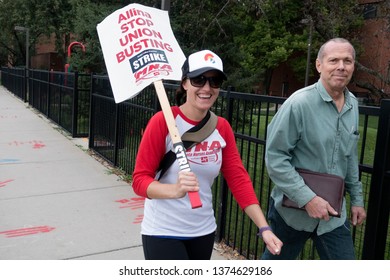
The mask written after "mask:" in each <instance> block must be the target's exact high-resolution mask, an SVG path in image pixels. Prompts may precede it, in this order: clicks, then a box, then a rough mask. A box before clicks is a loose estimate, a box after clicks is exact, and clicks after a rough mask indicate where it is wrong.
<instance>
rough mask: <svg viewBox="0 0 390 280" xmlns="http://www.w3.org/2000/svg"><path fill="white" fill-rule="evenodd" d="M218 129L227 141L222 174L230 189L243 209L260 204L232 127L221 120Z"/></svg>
mask: <svg viewBox="0 0 390 280" xmlns="http://www.w3.org/2000/svg"><path fill="white" fill-rule="evenodd" d="M217 128H218V130H219V131H220V133H221V136H222V137H223V138H224V139H225V141H226V147H225V148H224V149H223V151H222V158H223V162H222V167H221V172H222V174H223V176H224V178H225V179H226V182H227V183H228V186H229V189H230V190H231V192H232V194H233V196H234V198H235V199H236V201H237V203H238V204H239V206H240V207H241V209H245V208H246V207H247V206H249V205H251V204H259V201H258V199H257V197H256V193H255V191H254V188H253V184H252V180H251V178H250V177H249V174H248V172H247V171H246V169H245V167H244V165H243V164H242V160H241V157H240V154H239V152H238V149H237V144H236V140H235V137H234V133H233V129H232V127H231V126H230V124H229V122H228V121H227V120H226V119H223V118H219V121H218V126H217Z"/></svg>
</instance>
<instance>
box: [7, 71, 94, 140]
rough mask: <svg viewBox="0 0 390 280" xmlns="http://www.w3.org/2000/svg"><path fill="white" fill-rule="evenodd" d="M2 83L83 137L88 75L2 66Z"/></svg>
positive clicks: (86, 117) (58, 122)
mask: <svg viewBox="0 0 390 280" xmlns="http://www.w3.org/2000/svg"><path fill="white" fill-rule="evenodd" d="M1 73H2V75H1V76H2V84H3V85H4V86H5V87H6V88H7V89H8V90H9V91H11V92H13V93H14V94H15V95H16V96H18V97H19V98H20V99H22V100H23V101H25V102H28V103H29V104H30V105H31V106H32V107H34V108H35V109H37V110H38V111H40V112H41V113H43V114H44V115H45V116H46V117H47V118H49V119H50V120H52V121H53V122H55V123H57V124H58V125H59V126H61V127H62V128H63V129H65V130H66V131H68V132H69V133H70V134H71V135H72V137H86V136H88V129H89V108H90V104H89V100H90V89H91V75H89V74H79V73H77V72H76V73H64V72H55V71H45V70H34V69H29V70H26V69H24V68H6V67H2V68H1Z"/></svg>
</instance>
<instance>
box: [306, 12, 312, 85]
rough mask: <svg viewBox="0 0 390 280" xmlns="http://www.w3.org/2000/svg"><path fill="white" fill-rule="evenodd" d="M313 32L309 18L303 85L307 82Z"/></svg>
mask: <svg viewBox="0 0 390 280" xmlns="http://www.w3.org/2000/svg"><path fill="white" fill-rule="evenodd" d="M312 33H313V22H312V20H311V19H309V39H308V42H307V59H306V74H305V87H306V86H307V85H308V83H309V70H310V53H311V37H312Z"/></svg>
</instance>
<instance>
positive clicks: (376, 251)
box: [362, 100, 390, 260]
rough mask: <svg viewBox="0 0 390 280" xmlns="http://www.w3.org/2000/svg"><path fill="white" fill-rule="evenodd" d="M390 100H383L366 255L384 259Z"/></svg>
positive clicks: (389, 177) (389, 182)
mask: <svg viewBox="0 0 390 280" xmlns="http://www.w3.org/2000/svg"><path fill="white" fill-rule="evenodd" d="M389 201H390V100H382V102H381V109H380V115H379V123H378V132H377V138H376V146H375V158H374V168H373V172H372V177H371V187H370V197H369V201H368V206H367V209H369V211H368V213H367V215H368V216H367V222H366V229H365V235H364V244H363V254H362V259H368V260H371V259H372V260H383V259H384V253H385V249H386V238H387V230H388V221H389V211H390V205H389Z"/></svg>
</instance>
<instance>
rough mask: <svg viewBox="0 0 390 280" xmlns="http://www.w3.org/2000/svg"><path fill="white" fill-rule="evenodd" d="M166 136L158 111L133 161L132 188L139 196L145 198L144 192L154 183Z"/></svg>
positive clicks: (162, 118) (162, 119) (165, 128)
mask: <svg viewBox="0 0 390 280" xmlns="http://www.w3.org/2000/svg"><path fill="white" fill-rule="evenodd" d="M167 135H168V128H167V125H166V123H165V119H164V115H163V113H162V112H161V111H160V112H158V113H156V114H155V115H154V116H153V117H152V118H151V119H150V120H149V122H148V124H147V126H146V129H145V131H144V134H143V136H142V139H141V143H140V146H139V149H138V153H137V157H136V160H135V167H134V171H133V183H132V187H133V190H134V192H135V193H136V194H137V195H139V196H143V197H147V193H146V190H147V188H148V186H149V185H150V183H151V182H153V181H154V178H155V175H156V172H157V169H158V167H159V165H160V162H161V160H162V158H163V157H164V154H165V149H166V143H165V140H166V137H167Z"/></svg>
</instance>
